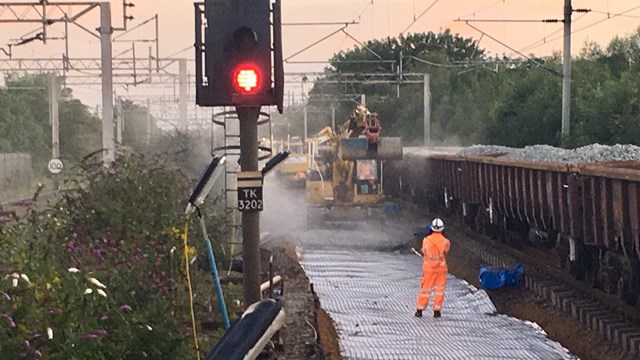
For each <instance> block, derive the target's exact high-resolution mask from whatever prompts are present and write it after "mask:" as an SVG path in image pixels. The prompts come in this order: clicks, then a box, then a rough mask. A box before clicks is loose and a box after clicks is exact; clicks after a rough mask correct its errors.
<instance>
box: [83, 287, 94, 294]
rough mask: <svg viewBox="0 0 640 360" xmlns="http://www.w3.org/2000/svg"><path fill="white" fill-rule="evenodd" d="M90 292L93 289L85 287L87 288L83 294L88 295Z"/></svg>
mask: <svg viewBox="0 0 640 360" xmlns="http://www.w3.org/2000/svg"><path fill="white" fill-rule="evenodd" d="M91 293H93V290H92V289H90V288H87V290H85V291H84V294H85V295H89V294H91Z"/></svg>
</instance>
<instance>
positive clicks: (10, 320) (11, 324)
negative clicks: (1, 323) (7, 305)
mask: <svg viewBox="0 0 640 360" xmlns="http://www.w3.org/2000/svg"><path fill="white" fill-rule="evenodd" d="M2 317H3V318H5V319H6V320H7V326H8V327H9V328H11V329H15V327H16V323H15V321H13V318H12V317H11V316H9V315H2Z"/></svg>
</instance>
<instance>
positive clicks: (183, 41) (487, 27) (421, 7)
mask: <svg viewBox="0 0 640 360" xmlns="http://www.w3.org/2000/svg"><path fill="white" fill-rule="evenodd" d="M14 1H15V0H14ZM52 2H55V0H52ZM111 2H112V6H113V12H114V18H116V19H115V20H114V26H120V25H121V19H119V18H118V15H119V14H121V1H120V0H112V1H111ZM133 2H134V3H135V5H136V6H135V7H134V8H133V10H132V15H134V16H135V17H136V20H135V21H134V23H135V22H139V21H142V20H145V19H147V18H149V17H151V16H153V15H154V14H156V13H157V14H158V15H159V18H160V48H161V50H160V54H161V56H168V55H171V54H173V53H175V52H177V51H179V50H181V49H184V48H185V47H188V46H190V45H192V44H193V33H194V30H193V2H192V1H185V0H133ZM432 3H434V1H433V0H373V1H372V0H282V6H283V22H285V23H291V22H351V21H356V22H359V24H356V25H350V26H349V27H348V28H347V31H348V32H349V34H350V35H352V36H353V37H355V38H356V39H358V40H359V41H362V42H364V41H367V40H370V39H374V38H383V37H387V36H397V35H398V34H399V33H400V32H402V31H403V30H404V29H406V28H407V27H408V30H407V32H425V31H436V32H437V31H438V30H440V29H445V28H451V29H452V31H453V32H454V33H459V34H461V35H464V36H470V37H473V38H476V39H478V38H480V35H481V34H480V33H479V32H478V31H476V30H474V29H472V28H471V27H469V26H467V25H466V24H465V23H464V22H455V21H454V20H455V19H458V18H462V19H474V18H475V19H496V20H505V19H516V20H524V19H530V20H541V19H561V18H562V7H563V0H497V1H496V0H440V1H437V2H436V3H435V5H434V6H433V7H432V8H431V9H430V10H429V11H428V12H426V13H425V14H424V15H423V16H422V17H421V18H419V19H417V20H416V21H414V17H418V16H419V15H420V14H421V13H423V12H424V11H425V10H426V9H427V8H428V7H429V6H430V5H431V4H432ZM573 3H574V4H573V6H574V8H587V9H591V10H592V12H591V13H588V14H586V15H583V14H574V17H573V18H574V30H579V31H576V32H575V34H574V35H573V47H572V48H573V52H574V53H577V52H578V51H579V50H580V48H581V47H582V45H583V44H584V42H585V41H587V40H589V41H595V42H597V43H600V44H602V45H603V46H606V44H608V42H609V41H610V40H611V39H612V38H613V37H614V36H616V35H620V36H624V35H627V34H629V33H630V32H632V31H634V30H635V29H636V28H637V27H638V25H639V24H640V2H638V1H636V0H574V2H573ZM634 8H637V9H634ZM629 10H631V11H629ZM627 11H628V12H627ZM623 12H626V13H625V14H624V15H620V16H616V14H620V13H623ZM607 13H609V15H607ZM5 16H6V15H5ZM598 22H599V23H598ZM81 23H82V24H83V25H85V26H86V27H88V28H95V27H97V24H98V12H97V11H94V13H92V14H90V15H88V16H85V17H83V19H82V21H81ZM594 23H598V24H595V25H592V24H594ZM409 25H410V26H409ZM472 25H474V26H476V27H478V28H480V29H481V30H483V31H485V32H486V33H487V34H489V35H490V36H492V37H494V38H496V39H498V40H499V41H501V42H504V43H505V44H507V45H508V46H509V47H513V48H515V49H518V50H520V49H523V48H526V49H525V50H524V51H523V52H525V53H526V54H529V53H535V54H536V55H538V56H542V55H549V54H551V53H552V52H553V51H559V50H561V49H562V31H561V28H562V24H543V23H541V22H540V23H517V22H509V23H500V22H498V23H472ZM590 25H592V26H590ZM0 27H1V28H2V29H1V30H0V46H3V45H4V44H6V43H8V42H10V39H12V38H16V37H19V36H20V35H23V34H24V33H26V32H28V31H29V30H33V29H34V28H35V27H37V26H23V25H17V24H0ZM339 28H340V26H339V25H330V26H304V27H301V26H284V50H285V58H286V57H287V56H288V55H290V54H293V53H295V52H296V51H298V50H300V49H303V48H304V47H306V46H308V45H310V44H312V43H313V42H315V41H316V40H319V39H321V38H322V37H324V36H326V35H328V34H330V33H332V32H334V31H336V30H337V29H339ZM582 28H584V29H582ZM63 29H64V27H63V25H55V26H53V27H52V28H51V29H50V34H51V35H53V36H56V35H58V36H59V35H60V34H62V31H63ZM581 29H582V30H581ZM556 31H558V32H556ZM554 32H556V33H554ZM152 34H153V27H152V26H148V25H147V26H145V27H142V28H140V29H138V30H137V31H136V32H134V33H132V34H130V38H136V37H137V38H140V37H149V36H150V35H152ZM71 37H72V41H71V45H70V55H71V56H72V57H98V56H99V41H98V40H97V39H93V38H92V37H91V36H90V35H89V34H86V33H84V32H83V31H82V30H79V29H77V28H72V32H71ZM545 38H546V42H545V41H543V39H545ZM532 44H533V45H532ZM354 45H355V42H354V41H353V40H352V39H350V38H349V37H347V36H346V35H345V34H343V33H338V34H336V35H334V36H332V37H330V38H329V39H327V40H326V41H323V42H322V43H320V44H318V45H317V46H315V47H313V48H311V49H310V50H308V51H306V52H304V53H303V54H301V55H298V56H296V57H294V58H293V59H292V60H296V61H304V60H311V61H324V60H327V59H328V58H329V57H331V55H332V54H334V53H335V52H337V51H339V50H340V49H348V48H352V47H353V46H354ZM530 45H531V46H530ZM480 46H481V47H483V48H485V49H487V50H488V51H489V52H490V53H491V54H495V53H498V54H503V53H504V54H506V55H510V54H512V51H511V50H509V49H508V48H507V47H506V46H504V45H501V44H499V43H497V42H495V41H493V40H491V39H490V38H489V37H487V36H485V37H484V38H483V39H482V41H481V43H480ZM146 47H147V45H140V48H139V50H138V51H139V53H141V54H146V53H147V52H148V50H147V49H146ZM119 50H122V48H120V49H118V48H117V49H115V51H114V53H117V52H118V51H119ZM62 52H63V45H62V43H61V42H60V41H51V42H50V43H49V44H47V45H46V46H45V45H42V44H37V43H35V42H34V43H31V44H28V45H25V46H22V47H19V48H14V57H48V56H55V57H60V55H61V53H62ZM192 53H193V51H192V50H191V49H189V50H187V51H185V52H182V53H180V54H179V55H178V56H183V57H188V58H192V57H193V54H192ZM0 56H4V54H1V53H0ZM323 67H324V65H322V64H315V65H291V64H288V65H286V67H285V70H286V71H296V72H297V71H318V70H321V69H322V68H323Z"/></svg>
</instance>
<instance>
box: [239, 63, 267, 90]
mask: <svg viewBox="0 0 640 360" xmlns="http://www.w3.org/2000/svg"><path fill="white" fill-rule="evenodd" d="M233 81H234V85H235V87H236V89H238V90H240V92H242V93H244V94H251V93H252V92H254V91H255V90H256V89H257V88H258V87H259V86H260V82H261V78H260V72H259V71H258V69H257V68H256V67H255V66H253V65H250V64H243V65H240V66H238V67H237V68H236V71H234V74H233Z"/></svg>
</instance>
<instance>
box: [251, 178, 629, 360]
mask: <svg viewBox="0 0 640 360" xmlns="http://www.w3.org/2000/svg"><path fill="white" fill-rule="evenodd" d="M265 204H266V209H265V211H264V212H263V214H262V217H261V225H262V229H263V231H265V232H269V234H270V236H269V237H268V241H267V242H266V243H264V244H263V249H264V251H270V252H271V253H272V254H273V255H274V273H275V274H280V275H283V277H284V279H285V291H284V301H285V311H286V312H287V321H286V325H285V327H284V328H283V330H282V339H283V341H282V342H283V345H282V347H280V348H278V347H276V350H275V351H274V352H272V353H271V355H270V358H273V359H305V358H310V359H343V358H344V359H472V358H474V359H475V358H485V359H493V358H510V359H519V358H522V359H535V358H539V359H576V358H579V359H583V360H585V359H586V360H589V359H602V360H609V359H621V360H622V359H629V357H627V356H626V355H624V353H623V352H622V351H620V350H616V349H613V348H611V347H610V346H609V345H608V343H607V341H606V339H604V338H603V337H602V336H600V335H599V334H597V333H596V332H594V331H591V330H587V329H585V328H583V327H582V326H580V324H579V323H578V322H577V321H576V320H574V319H572V318H570V317H567V316H564V315H562V314H559V313H557V312H555V311H554V310H552V309H551V307H550V306H547V304H545V303H544V302H543V301H542V300H539V299H538V298H536V297H535V296H533V295H532V294H531V293H530V292H528V291H527V290H526V289H523V288H517V289H513V288H501V289H496V290H487V291H486V292H485V291H483V290H477V289H478V288H479V287H480V286H479V285H480V284H479V282H478V272H479V268H480V265H481V264H482V261H481V260H480V259H479V257H478V256H477V255H476V254H473V253H470V252H469V251H466V250H464V249H462V248H461V247H457V246H456V242H461V241H464V239H465V236H469V235H468V233H466V232H465V231H458V230H457V229H456V225H455V224H454V223H453V222H449V221H447V222H446V225H445V226H447V228H446V233H447V236H449V238H450V239H451V242H452V250H451V252H450V254H449V256H448V264H449V272H450V275H451V276H450V278H449V282H448V288H447V292H446V294H445V303H444V307H443V317H442V318H440V319H434V318H432V317H431V312H430V311H429V310H427V311H425V317H423V318H421V319H418V318H415V317H414V316H413V313H414V311H415V301H416V295H417V291H418V286H419V280H420V276H421V261H422V260H421V259H420V258H419V257H417V256H416V255H413V254H412V253H411V252H410V250H409V249H410V246H411V243H412V240H413V231H414V230H415V228H416V227H419V226H424V224H426V223H428V222H429V221H430V220H431V217H432V216H433V214H428V212H427V211H426V210H421V209H417V208H415V207H413V206H411V205H408V204H402V206H401V207H400V210H399V211H398V212H397V213H394V214H389V216H388V218H387V219H382V220H381V219H375V220H374V221H371V222H369V223H366V224H360V225H358V226H357V227H356V229H353V230H344V229H342V230H333V229H331V228H325V229H319V230H312V231H308V230H307V229H306V226H305V217H306V213H305V211H304V210H305V202H304V192H300V191H292V190H289V189H285V188H282V187H280V186H277V185H273V184H272V185H269V187H268V189H267V191H265ZM372 220H373V219H372ZM445 221H446V220H445ZM264 258H265V256H263V259H264ZM300 264H301V265H302V266H300ZM303 269H304V270H303ZM526 270H527V269H525V276H526ZM305 271H306V272H305ZM462 280H466V282H463V281H462ZM484 294H486V295H488V296H486V295H484ZM465 298H466V299H465ZM489 299H490V300H491V301H489ZM492 307H493V310H491V308H492ZM518 319H522V320H526V321H528V322H525V321H521V320H518ZM536 324H537V325H536ZM545 333H546V334H545ZM434 334H435V335H434ZM494 350H495V351H500V354H498V353H496V354H495V355H493V353H492V352H491V351H494ZM509 351H511V354H510V353H509ZM531 354H538V355H531ZM535 356H537V357H535Z"/></svg>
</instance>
